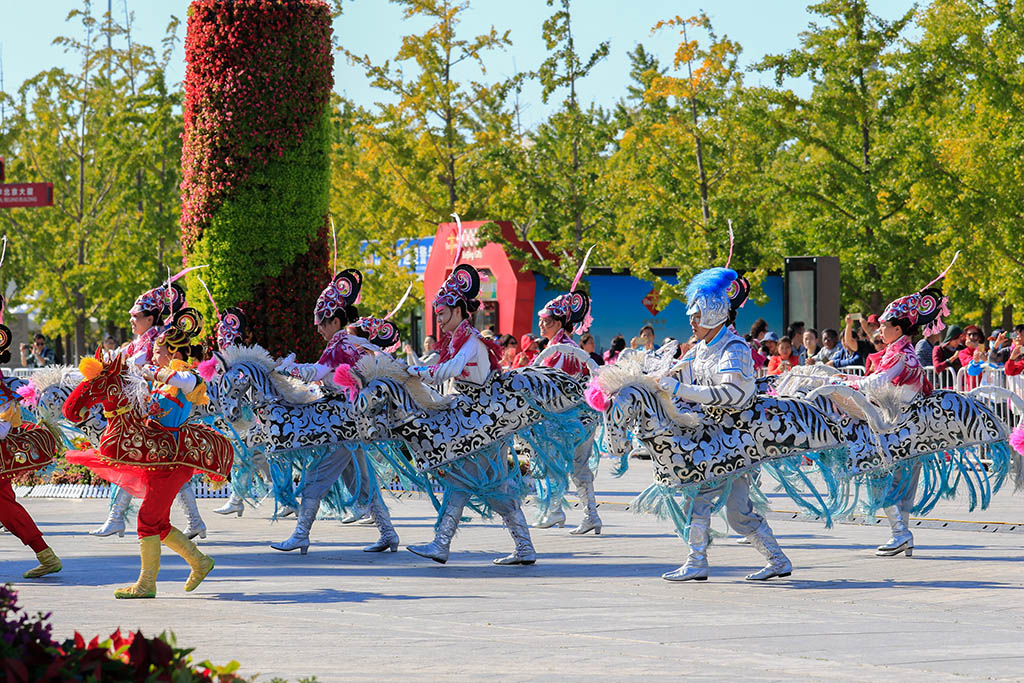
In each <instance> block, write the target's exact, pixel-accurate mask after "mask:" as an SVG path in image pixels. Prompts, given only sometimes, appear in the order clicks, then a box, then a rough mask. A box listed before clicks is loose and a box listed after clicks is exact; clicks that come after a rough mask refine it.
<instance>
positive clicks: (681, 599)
mask: <svg viewBox="0 0 1024 683" xmlns="http://www.w3.org/2000/svg"><path fill="white" fill-rule="evenodd" d="M649 467H650V465H649V464H648V463H646V462H637V461H634V465H633V467H632V469H631V470H630V472H629V473H628V474H627V476H626V477H625V478H623V479H621V480H616V479H613V478H611V477H610V476H609V475H608V474H607V472H608V470H609V469H610V468H609V467H608V465H607V463H603V464H602V471H601V474H600V475H599V477H598V482H597V483H598V498H599V500H601V501H604V502H605V505H603V506H602V509H601V515H602V518H603V519H604V523H605V528H604V532H603V533H602V535H601V536H599V537H595V536H592V535H590V536H585V537H572V536H569V535H568V528H566V529H549V530H535V531H534V533H533V538H534V543H535V545H536V547H537V551H538V554H539V560H538V563H537V564H536V565H535V566H532V567H494V566H491V559H492V558H494V557H497V556H498V555H500V554H505V553H507V552H509V551H510V549H511V540H510V538H509V536H508V535H507V533H506V532H505V531H504V530H503V529H502V528H501V527H500V526H498V525H497V524H494V523H481V522H480V521H479V520H478V519H474V520H473V521H472V522H471V523H467V524H464V525H463V527H462V528H461V530H460V533H459V535H458V536H457V537H456V540H455V542H454V543H453V553H452V557H451V560H450V561H449V563H448V565H446V566H441V565H437V564H434V563H433V562H430V561H428V560H424V559H422V558H419V557H416V556H415V555H413V554H411V553H409V552H408V551H406V550H405V549H404V546H405V544H407V543H418V542H424V541H427V540H429V539H430V538H431V537H432V530H431V524H432V521H433V512H432V509H431V508H430V506H429V504H428V503H427V502H426V501H425V500H423V499H420V498H408V497H406V498H402V499H401V500H398V501H392V503H391V507H392V511H393V515H394V521H395V525H396V527H397V529H398V532H399V533H400V534H401V536H402V545H403V547H402V548H401V549H400V550H399V552H398V553H396V554H392V553H385V554H381V555H371V554H367V553H363V552H360V548H361V547H362V546H363V545H365V544H367V543H370V542H372V541H373V540H375V539H376V530H375V528H374V527H367V526H359V525H350V526H342V525H340V524H338V523H337V522H335V521H330V520H322V521H320V522H318V523H317V524H316V526H314V528H313V534H312V541H313V545H312V546H311V549H310V552H309V554H308V555H307V556H305V557H303V556H301V555H299V554H298V552H297V551H296V552H293V553H281V552H277V551H274V550H271V549H270V548H269V547H268V546H269V544H270V543H271V542H273V541H277V540H280V539H283V538H284V537H286V536H287V535H288V534H289V533H290V532H291V529H292V527H293V524H294V523H293V522H291V521H287V520H285V521H282V522H277V523H271V522H270V521H269V520H268V519H267V517H268V514H269V513H267V512H266V511H265V510H263V509H260V510H249V511H247V512H246V514H245V516H244V517H243V518H241V519H238V518H235V517H231V518H224V517H221V516H219V515H215V514H213V513H212V512H211V510H212V509H213V508H214V507H217V506H218V505H219V504H220V503H221V501H217V500H201V501H200V506H201V508H202V510H203V513H204V516H205V518H206V522H207V524H208V525H209V526H210V534H209V536H208V538H207V539H206V540H205V541H202V542H201V546H202V548H203V549H204V550H205V551H206V552H208V553H209V554H211V555H213V556H214V557H215V558H216V560H217V567H216V569H214V571H213V573H212V574H211V575H210V577H209V578H208V579H207V580H206V581H205V582H204V583H203V585H202V586H200V588H199V589H198V590H197V591H196V592H195V593H194V594H185V593H184V592H183V590H182V585H183V583H184V581H185V577H186V576H187V574H188V570H187V567H186V565H185V563H184V561H183V560H181V559H180V558H179V557H177V556H176V555H173V554H172V553H170V552H169V551H166V550H165V551H164V554H163V567H162V570H161V573H160V580H159V584H158V585H159V588H158V590H159V594H158V598H157V599H156V600H140V601H118V600H115V599H114V598H113V596H112V591H113V589H114V588H116V587H118V586H120V585H124V584H128V583H131V582H132V581H134V579H135V577H136V576H137V572H138V567H139V558H138V552H137V549H138V545H137V541H136V539H135V538H134V536H133V535H131V534H129V535H126V536H125V537H124V538H117V537H112V538H106V539H96V538H93V537H91V536H88V535H87V534H86V532H87V531H88V530H90V529H92V528H94V527H95V526H97V525H98V523H99V522H100V521H102V519H103V518H104V517H105V514H106V502H105V501H102V500H53V499H27V500H25V501H24V502H25V504H26V506H27V507H28V508H29V510H30V511H31V513H32V514H33V516H34V517H35V518H36V520H37V521H38V522H39V525H40V527H41V528H42V529H43V531H44V533H45V534H46V536H47V539H48V540H49V542H50V543H51V545H52V546H53V547H54V548H55V550H56V551H57V552H58V553H59V554H60V555H61V557H62V558H63V560H64V571H62V572H61V573H60V574H57V575H55V576H53V577H47V578H46V579H43V580H39V581H34V582H29V581H24V580H21V579H20V575H21V572H23V571H24V570H25V569H27V568H28V567H30V566H31V565H32V562H31V560H32V557H31V553H30V552H29V551H28V550H27V549H26V548H23V547H22V546H21V545H20V544H19V543H18V542H17V540H16V539H14V538H13V537H11V536H10V535H4V536H0V558H2V560H3V562H2V564H0V567H2V572H0V574H2V577H0V578H2V580H5V581H13V582H14V583H15V585H16V586H17V589H18V590H19V594H20V600H21V602H22V604H23V605H24V606H25V607H27V608H28V609H29V610H30V611H34V610H43V611H52V612H53V624H54V632H55V635H56V636H58V637H60V638H63V637H66V636H69V635H70V634H71V633H72V631H74V630H76V629H77V630H78V631H80V632H81V633H83V634H84V635H86V636H87V637H90V636H91V635H94V634H107V633H109V632H111V631H113V630H114V628H115V627H117V626H121V627H122V628H127V629H135V628H142V629H143V631H144V632H145V633H147V634H155V633H159V632H160V631H163V630H173V631H174V632H175V633H176V634H177V636H178V642H179V643H180V644H182V645H186V646H190V647H195V649H196V655H197V656H198V658H199V659H204V658H209V659H210V660H211V661H213V662H214V663H218V664H223V663H226V662H228V661H230V660H231V659H237V660H238V661H240V662H241V663H242V673H243V674H245V675H253V674H256V673H259V674H260V679H262V680H268V679H269V678H270V677H272V676H274V675H277V676H283V677H286V678H289V679H291V680H297V679H298V678H299V677H300V676H310V675H315V676H317V677H318V678H319V679H320V680H321V681H339V680H375V681H376V680H396V679H406V680H408V679H410V678H411V679H414V680H438V679H445V680H481V679H483V678H484V677H485V676H486V677H487V678H493V679H500V680H552V679H553V678H555V677H556V676H557V677H558V678H559V679H561V680H629V679H640V678H644V679H649V680H668V679H674V680H680V679H681V678H683V677H695V678H697V677H699V678H705V679H719V680H781V679H796V678H800V679H804V680H816V679H829V680H884V679H897V680H923V679H925V678H927V679H928V680H947V679H957V680H963V679H969V680H970V679H996V680H1022V679H1024V533H1020V532H1019V531H1020V530H1021V529H1024V526H1021V527H1015V526H1014V523H1016V522H1019V523H1022V524H1024V495H1022V494H1017V495H1012V494H1011V493H1010V492H1009V491H1004V492H1002V493H1001V494H999V496H997V498H996V500H995V502H994V504H993V507H992V508H991V509H990V510H988V511H986V512H976V513H970V514H969V513H967V512H966V506H965V504H964V503H962V502H959V501H950V502H944V503H943V504H942V505H941V506H940V508H939V509H938V510H937V511H936V512H934V513H932V514H931V515H930V517H931V518H933V519H934V520H939V521H936V522H930V523H927V524H925V525H923V526H922V527H920V528H918V529H916V530H915V537H916V544H917V547H916V549H915V554H914V557H913V558H909V559H908V558H904V557H897V558H876V557H875V556H874V547H875V546H876V545H878V544H880V543H882V542H884V541H885V540H886V539H887V538H888V533H887V531H888V529H887V528H885V527H882V528H874V527H869V526H864V525H853V524H841V525H837V526H836V527H835V528H833V529H831V530H828V529H825V528H824V527H823V526H822V525H820V524H817V523H813V522H809V521H804V520H798V521H792V520H788V521H787V520H786V519H784V518H786V517H791V516H789V515H786V514H785V512H784V510H786V509H789V506H791V505H792V504H791V503H788V502H787V501H786V500H785V499H781V498H773V500H774V501H776V502H777V505H778V507H779V508H780V510H779V511H778V512H776V513H775V514H773V516H772V517H773V519H772V520H771V522H772V526H773V528H774V529H775V530H776V533H777V535H778V538H779V541H780V542H781V544H782V546H783V548H784V549H785V550H786V552H787V553H788V554H789V556H790V558H791V559H792V560H793V565H794V573H793V575H792V576H791V577H790V578H787V579H777V580H773V581H770V582H767V583H764V584H751V583H749V582H746V581H744V580H743V577H744V575H745V574H747V573H749V572H750V571H752V570H754V569H757V568H760V566H761V565H762V562H761V557H760V556H759V555H758V554H757V553H756V552H755V551H754V550H753V549H751V548H750V547H749V546H742V545H737V544H736V543H735V538H723V539H719V540H717V541H715V543H714V545H713V546H712V548H711V550H710V560H711V563H712V576H711V579H710V580H709V581H708V582H706V583H702V584H673V583H668V582H665V581H662V580H661V579H660V578H659V575H660V574H661V573H662V572H664V571H666V570H669V569H673V568H675V567H676V566H678V565H679V564H681V563H682V561H683V560H684V558H685V556H686V549H685V546H684V544H683V543H682V541H680V540H679V539H678V538H676V537H675V536H674V535H673V534H672V532H671V529H670V527H669V524H668V523H667V522H664V521H662V520H658V519H656V518H653V517H649V516H636V515H634V514H633V513H631V512H628V511H626V510H625V509H624V508H625V504H626V503H627V502H628V500H629V498H630V497H631V495H632V494H635V493H636V492H637V491H639V490H640V489H641V488H642V487H643V486H644V484H645V483H646V482H647V481H649V476H650V475H649ZM529 513H532V510H530V511H528V514H529ZM172 515H173V516H174V517H175V518H177V517H178V516H180V511H178V510H177V509H175V510H174V512H173V513H172ZM579 517H580V513H579V512H578V511H576V510H573V511H571V512H570V514H569V519H570V521H571V522H572V521H577V520H578V519H579ZM957 520H968V521H970V522H993V523H992V524H989V525H988V529H987V530H986V531H987V532H983V531H978V530H963V529H968V528H970V529H981V528H982V525H981V524H973V523H972V524H969V525H961V524H958V523H957ZM179 523H180V522H179ZM944 523H945V524H947V526H946V527H945V528H942V524H944ZM719 524H720V523H719ZM924 526H928V527H932V526H934V527H938V528H924ZM993 529H995V530H996V532H990V531H991V530H993Z"/></svg>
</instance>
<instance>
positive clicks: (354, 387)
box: [334, 363, 362, 401]
mask: <svg viewBox="0 0 1024 683" xmlns="http://www.w3.org/2000/svg"><path fill="white" fill-rule="evenodd" d="M334 383H335V384H337V385H338V386H339V387H341V388H342V389H344V390H345V393H346V394H347V395H348V400H350V401H354V400H355V398H356V396H358V395H359V391H360V389H362V387H361V386H359V380H357V379H356V376H355V374H354V373H353V372H352V366H350V365H347V364H345V363H342V364H341V365H339V366H338V368H337V369H336V370H335V371H334Z"/></svg>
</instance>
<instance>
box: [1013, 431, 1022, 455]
mask: <svg viewBox="0 0 1024 683" xmlns="http://www.w3.org/2000/svg"><path fill="white" fill-rule="evenodd" d="M1010 445H1011V446H1012V447H1013V450H1015V451H1017V452H1018V453H1020V454H1021V455H1024V427H1015V428H1014V430H1013V431H1012V432H1010Z"/></svg>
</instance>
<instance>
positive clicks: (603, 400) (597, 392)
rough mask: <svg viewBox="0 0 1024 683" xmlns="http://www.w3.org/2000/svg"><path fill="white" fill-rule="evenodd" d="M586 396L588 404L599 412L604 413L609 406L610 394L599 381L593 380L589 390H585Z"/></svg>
mask: <svg viewBox="0 0 1024 683" xmlns="http://www.w3.org/2000/svg"><path fill="white" fill-rule="evenodd" d="M583 395H584V397H586V399H587V405H588V406H590V407H591V408H593V409H594V410H596V411H597V412H599V413H603V412H604V411H605V410H607V408H608V395H607V394H605V393H604V390H602V389H601V386H600V385H599V384H598V383H597V382H591V383H590V384H588V385H587V390H586V391H585V392H583Z"/></svg>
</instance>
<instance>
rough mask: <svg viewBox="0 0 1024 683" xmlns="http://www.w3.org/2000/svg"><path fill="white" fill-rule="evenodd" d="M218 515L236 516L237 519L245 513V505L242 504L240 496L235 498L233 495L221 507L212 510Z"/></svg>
mask: <svg viewBox="0 0 1024 683" xmlns="http://www.w3.org/2000/svg"><path fill="white" fill-rule="evenodd" d="M214 512H216V513H217V514H218V515H233V514H237V515H238V516H239V517H241V516H242V513H243V512H245V505H244V504H243V503H242V498H241V496H237V495H235V494H234V493H232V494H231V497H230V498H228V502H226V503H224V504H223V505H221V506H220V507H219V508H217V509H216V510H214Z"/></svg>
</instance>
